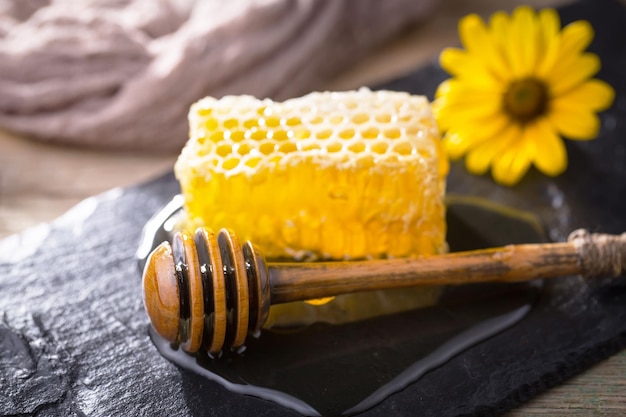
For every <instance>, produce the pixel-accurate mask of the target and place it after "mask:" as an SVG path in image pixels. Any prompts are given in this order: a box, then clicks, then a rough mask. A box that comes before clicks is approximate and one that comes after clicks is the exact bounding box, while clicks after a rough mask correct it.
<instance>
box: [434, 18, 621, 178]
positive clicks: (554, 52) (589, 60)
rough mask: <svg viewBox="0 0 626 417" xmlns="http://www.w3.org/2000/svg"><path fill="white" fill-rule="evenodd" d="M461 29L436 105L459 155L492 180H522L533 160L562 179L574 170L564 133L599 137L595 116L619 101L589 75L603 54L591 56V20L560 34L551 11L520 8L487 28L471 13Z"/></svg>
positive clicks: (446, 58) (447, 57) (452, 151)
mask: <svg viewBox="0 0 626 417" xmlns="http://www.w3.org/2000/svg"><path fill="white" fill-rule="evenodd" d="M459 34H460V38H461V42H462V44H463V46H464V48H465V50H462V49H456V48H447V49H445V50H444V51H442V53H441V56H440V62H441V66H442V67H443V68H444V69H445V70H446V71H447V72H448V73H450V74H451V75H452V76H453V78H451V79H448V80H446V81H444V82H443V83H442V84H441V85H440V86H439V88H438V90H437V93H436V100H435V102H434V103H433V107H434V111H435V116H436V118H437V122H438V124H439V127H440V129H441V130H442V131H444V132H446V134H445V137H444V143H445V145H446V148H447V150H448V153H449V155H450V157H451V158H452V159H458V158H460V157H462V156H463V155H467V158H466V161H465V162H466V167H467V169H468V171H470V172H471V173H474V174H484V173H485V172H487V170H488V169H489V167H492V175H493V177H494V179H495V180H496V181H497V182H499V183H501V184H505V185H513V184H515V183H517V182H518V181H519V180H520V179H521V178H522V176H523V175H524V174H525V173H526V171H527V170H528V168H529V167H530V165H531V164H534V165H535V166H536V167H537V168H538V169H539V170H540V171H542V172H543V173H545V174H547V175H550V176H556V175H559V174H560V173H562V172H563V171H564V170H565V169H566V168H567V153H566V150H565V145H564V143H563V141H562V139H561V136H565V137H567V138H568V139H574V140H589V139H593V138H594V137H596V136H597V134H598V131H599V129H600V120H599V118H598V116H597V114H596V113H597V112H598V111H601V110H604V109H606V108H608V107H609V106H610V105H611V103H612V102H613V98H614V95H615V93H614V91H613V89H612V88H611V86H609V85H608V84H607V83H605V82H603V81H600V80H597V79H591V77H593V76H594V75H595V74H596V73H597V72H598V70H599V69H600V60H599V58H598V57H597V56H596V55H594V54H591V53H586V52H584V50H585V48H586V47H587V46H588V45H589V43H590V42H591V40H592V39H593V29H592V27H591V25H590V24H589V22H586V21H577V22H574V23H571V24H569V25H567V26H566V27H564V28H563V29H562V30H561V23H560V19H559V16H558V14H557V13H556V11H555V10H553V9H544V10H541V11H539V12H538V13H535V12H534V11H533V10H532V9H531V8H529V7H524V6H522V7H518V8H517V9H515V11H514V12H513V14H512V15H511V16H509V15H507V14H506V13H504V12H497V13H495V14H494V15H492V16H491V19H490V21H489V23H488V24H486V23H485V22H483V20H482V19H481V18H480V17H479V16H477V15H474V14H472V15H469V16H466V17H464V18H463V19H462V20H461V21H460V23H459Z"/></svg>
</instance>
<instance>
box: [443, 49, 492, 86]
mask: <svg viewBox="0 0 626 417" xmlns="http://www.w3.org/2000/svg"><path fill="white" fill-rule="evenodd" d="M439 64H440V65H441V67H442V68H443V69H444V70H446V72H448V73H449V74H450V75H453V76H455V77H458V78H460V79H463V80H465V81H467V82H469V83H471V84H473V85H475V86H478V87H484V88H493V87H494V86H495V85H497V83H498V80H497V79H496V78H495V77H494V76H493V74H492V73H491V72H490V71H489V69H488V68H487V66H486V63H485V62H484V61H482V60H480V59H478V57H476V56H474V55H472V54H470V53H468V52H467V51H463V50H461V49H457V48H445V49H444V50H443V51H441V54H439Z"/></svg>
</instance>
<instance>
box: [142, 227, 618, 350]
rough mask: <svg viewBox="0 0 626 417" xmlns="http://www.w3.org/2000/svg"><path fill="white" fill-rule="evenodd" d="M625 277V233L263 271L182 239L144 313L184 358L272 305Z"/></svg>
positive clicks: (251, 324)
mask: <svg viewBox="0 0 626 417" xmlns="http://www.w3.org/2000/svg"><path fill="white" fill-rule="evenodd" d="M624 272H626V233H623V234H621V235H607V234H590V233H588V232H587V231H585V230H576V231H574V232H573V233H572V234H571V235H570V236H569V239H568V242H563V243H543V244H524V245H508V246H504V247H500V248H492V249H484V250H475V251H467V252H457V253H449V254H443V255H431V256H421V257H417V258H401V259H386V260H368V261H351V262H316V263H274V264H266V262H265V259H264V258H263V255H262V254H261V253H260V252H259V251H257V250H256V249H255V248H254V246H253V245H252V244H251V243H250V242H245V243H244V244H243V245H240V244H239V242H238V240H237V237H236V236H235V234H234V233H232V232H231V231H228V230H226V229H222V230H221V231H220V232H219V233H218V234H217V235H215V234H214V233H213V232H212V231H211V230H209V229H207V228H199V229H198V230H197V231H196V232H195V234H194V235H193V236H192V235H191V234H189V233H187V232H178V233H176V234H175V235H174V237H173V241H172V243H171V244H170V243H169V242H163V243H161V244H160V245H159V246H158V247H157V248H156V249H155V250H154V251H153V252H152V253H151V254H150V257H149V259H148V261H147V263H146V267H145V269H144V273H143V288H144V303H145V307H146V311H147V313H148V316H149V317H150V320H151V322H152V326H153V328H154V330H155V331H156V332H157V333H158V334H159V335H160V336H162V337H163V338H165V339H166V340H168V341H170V342H171V343H178V344H180V347H181V348H182V349H183V350H185V351H187V352H197V351H198V350H200V349H201V348H203V349H205V350H206V351H207V352H209V353H210V354H217V353H219V352H220V351H221V350H222V349H224V348H225V347H227V348H231V349H234V350H237V349H239V348H240V347H241V346H243V345H244V343H245V339H246V337H247V335H248V333H252V334H255V333H256V334H258V332H259V331H260V330H261V328H262V327H263V324H264V323H265V321H266V319H267V316H268V313H269V307H270V305H271V304H279V303H286V302H290V301H302V300H309V299H316V298H323V297H329V296H334V295H339V294H346V293H352V292H359V291H370V290H380V289H388V288H400V287H412V286H416V285H449V284H467V283H477V282H487V281H496V282H518V281H528V280H533V279H538V278H551V277H558V276H564V275H576V274H579V275H582V276H583V277H586V278H592V277H614V276H619V275H622V274H623V273H624Z"/></svg>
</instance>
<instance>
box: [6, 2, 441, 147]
mask: <svg viewBox="0 0 626 417" xmlns="http://www.w3.org/2000/svg"><path fill="white" fill-rule="evenodd" d="M435 1H436V0H260V1H253V0H237V1H234V0H90V1H86V0H83V1H75V0H56V1H55V0H48V1H46V0H0V127H2V128H4V129H7V130H12V131H15V132H19V133H23V134H26V135H29V136H31V137H34V138H37V139H41V140H48V141H55V142H63V143H70V144H84V145H89V146H99V147H117V148H123V149H138V150H141V149H151V150H170V151H171V150H177V149H179V148H180V147H181V146H182V144H183V143H184V142H185V140H186V139H187V111H188V109H189V106H190V105H191V103H193V102H194V101H196V100H198V99H199V98H201V97H204V96H207V95H212V96H215V97H221V96H223V95H225V94H251V95H254V96H257V97H260V98H263V97H271V98H274V99H285V98H289V97H293V96H297V95H301V94H303V93H306V92H309V91H311V90H315V89H319V88H320V87H321V86H323V81H324V80H326V79H328V77H329V76H331V75H332V74H334V73H336V72H337V71H338V70H340V69H342V68H345V67H346V66H348V65H349V64H351V63H353V62H354V61H355V60H357V59H359V58H361V57H363V55H364V54H366V53H367V52H368V51H369V50H371V49H372V48H373V47H374V46H377V45H378V44H380V43H381V42H382V41H384V40H385V39H387V38H389V37H390V36H392V35H394V34H396V33H397V32H398V31H400V30H401V29H403V28H405V27H406V26H407V25H409V24H412V23H415V22H417V21H420V20H423V19H425V18H426V17H427V16H428V15H429V14H430V13H431V11H432V8H433V3H434V2H435Z"/></svg>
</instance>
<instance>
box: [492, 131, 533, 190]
mask: <svg viewBox="0 0 626 417" xmlns="http://www.w3.org/2000/svg"><path fill="white" fill-rule="evenodd" d="M524 139H525V138H524V136H523V134H522V132H519V133H518V141H517V142H516V143H514V144H512V145H511V146H509V147H508V148H506V149H504V150H503V152H501V153H499V154H498V155H497V156H496V157H495V158H494V161H493V168H492V170H491V173H492V175H493V179H494V180H496V182H498V183H500V184H503V185H508V186H511V185H515V184H517V183H518V182H519V180H520V179H522V177H523V176H524V174H525V173H526V171H528V168H530V163H531V160H530V156H529V154H528V152H527V151H526V143H525V141H524Z"/></svg>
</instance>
